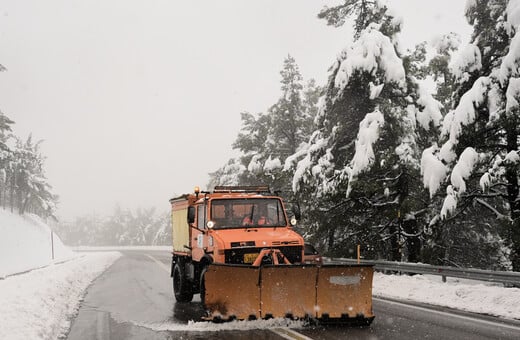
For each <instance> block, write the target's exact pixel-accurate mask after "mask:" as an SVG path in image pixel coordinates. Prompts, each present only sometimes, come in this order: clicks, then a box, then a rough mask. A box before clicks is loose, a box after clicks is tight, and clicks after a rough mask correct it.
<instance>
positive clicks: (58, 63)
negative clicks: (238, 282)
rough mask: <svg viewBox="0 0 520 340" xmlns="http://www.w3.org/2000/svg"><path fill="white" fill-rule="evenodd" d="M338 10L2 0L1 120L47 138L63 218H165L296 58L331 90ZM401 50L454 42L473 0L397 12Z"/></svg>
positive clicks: (339, 38) (300, 3) (274, 93)
mask: <svg viewBox="0 0 520 340" xmlns="http://www.w3.org/2000/svg"><path fill="white" fill-rule="evenodd" d="M336 2H337V1H324V2H320V1H313V0H305V1H304V0H291V1H288V0H286V1H276V0H273V1H261V2H260V1H239V0H237V1H209V0H208V1H166V0H164V1H158V0H157V1H144V0H143V1H141V0H131V1H130V0H119V1H103V0H96V1H94V0H89V1H79V0H74V1H71V0H60V1H58V0H51V1H38V0H27V1H19V0H4V1H2V6H1V7H0V15H1V17H0V44H1V51H2V54H1V57H0V58H1V60H0V63H1V64H2V65H3V66H5V67H6V68H7V72H3V73H2V74H0V109H1V110H2V112H4V113H5V114H6V115H7V116H8V117H9V118H11V119H12V120H14V121H15V124H14V126H13V130H14V132H15V133H16V134H17V135H19V136H21V137H22V138H26V137H27V136H28V135H29V133H33V135H34V138H36V139H43V140H44V143H43V145H42V150H43V153H44V154H45V155H46V156H47V160H46V164H45V168H46V173H47V177H48V180H49V182H50V183H51V185H53V188H54V193H56V194H58V195H59V196H60V202H59V209H58V216H60V217H62V218H64V219H68V218H72V217H73V216H76V215H78V214H85V213H91V212H97V213H102V214H106V213H109V212H110V211H111V210H112V209H113V208H114V206H115V205H116V204H119V205H121V206H123V207H128V208H137V207H157V209H158V210H160V209H164V210H167V209H168V199H169V198H170V197H172V196H174V195H177V194H181V193H186V192H189V191H191V190H192V187H193V186H195V185H199V186H201V187H204V186H205V184H206V183H207V181H208V175H207V174H208V173H209V172H212V171H214V170H216V169H217V168H218V167H219V166H221V165H223V164H224V163H225V162H226V161H227V160H228V159H229V158H230V157H231V156H232V155H233V151H232V148H231V144H232V143H233V141H234V139H235V137H236V135H237V133H238V130H239V128H240V124H241V121H240V112H243V111H248V112H253V113H256V112H261V111H265V110H267V108H268V107H269V106H271V105H272V104H274V103H275V101H276V100H277V98H278V96H279V93H280V92H279V89H280V84H279V81H280V75H279V72H280V69H281V67H282V63H283V60H284V58H285V57H286V56H287V55H288V54H290V55H292V56H293V57H294V58H295V59H296V62H297V63H298V65H299V67H300V71H301V73H302V75H303V77H304V79H305V80H307V79H309V78H314V79H316V80H317V81H318V83H319V84H323V83H324V82H325V81H326V78H327V69H328V67H329V66H330V65H331V63H332V62H333V61H334V58H335V56H336V55H337V54H338V53H339V52H340V51H341V49H342V48H343V47H344V46H345V45H346V44H347V43H348V42H349V41H350V39H351V38H350V37H351V33H350V29H349V27H348V25H345V27H343V28H333V27H328V26H326V24H325V21H322V20H318V19H317V18H316V15H317V13H318V12H319V10H320V9H321V8H322V6H323V5H324V4H329V5H331V4H334V3H336ZM390 4H391V6H394V7H395V8H396V11H397V13H400V14H401V15H402V16H403V18H404V31H403V34H402V36H401V40H402V43H403V45H404V46H408V47H411V46H412V45H413V44H415V43H417V42H419V41H420V40H419V39H425V38H427V39H433V38H434V37H435V36H437V35H440V34H443V33H448V32H450V31H456V32H458V33H460V34H461V35H462V36H463V38H466V39H467V36H468V34H469V28H468V26H467V24H466V23H465V22H464V18H463V10H464V5H465V1H462V0H459V1H449V0H443V1H435V2H425V1H413V0H407V1H390Z"/></svg>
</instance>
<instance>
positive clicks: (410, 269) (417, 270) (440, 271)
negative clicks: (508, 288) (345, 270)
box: [325, 258, 520, 287]
mask: <svg viewBox="0 0 520 340" xmlns="http://www.w3.org/2000/svg"><path fill="white" fill-rule="evenodd" d="M325 263H357V260H355V259H344V258H333V259H330V258H329V259H326V260H325ZM360 263H361V264H371V265H374V269H375V270H378V271H386V270H388V271H394V272H402V273H412V274H430V275H439V276H442V277H443V281H446V277H457V278H462V279H471V280H480V281H489V282H497V283H503V284H506V285H514V286H517V287H520V272H502V271H493V270H481V269H471V268H457V267H449V266H432V265H429V264H422V263H408V262H391V261H368V260H361V261H360Z"/></svg>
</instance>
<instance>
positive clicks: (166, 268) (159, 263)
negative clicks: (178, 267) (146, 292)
mask: <svg viewBox="0 0 520 340" xmlns="http://www.w3.org/2000/svg"><path fill="white" fill-rule="evenodd" d="M145 255H146V256H148V257H149V258H151V259H152V260H153V261H154V262H155V263H157V264H158V265H159V267H161V268H162V269H164V270H165V271H166V272H167V273H170V271H171V268H170V267H169V266H167V265H165V264H164V263H162V262H161V261H159V260H157V259H156V258H155V257H153V256H152V255H149V254H145Z"/></svg>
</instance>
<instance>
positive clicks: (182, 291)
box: [173, 263, 193, 302]
mask: <svg viewBox="0 0 520 340" xmlns="http://www.w3.org/2000/svg"><path fill="white" fill-rule="evenodd" d="M173 294H174V295H175V300H177V302H190V301H191V300H193V291H192V289H191V287H190V283H189V282H188V280H186V276H185V275H184V273H183V270H182V269H181V266H179V264H178V263H176V264H175V267H173Z"/></svg>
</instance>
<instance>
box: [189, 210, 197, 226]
mask: <svg viewBox="0 0 520 340" xmlns="http://www.w3.org/2000/svg"><path fill="white" fill-rule="evenodd" d="M192 223H195V207H188V224H192Z"/></svg>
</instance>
